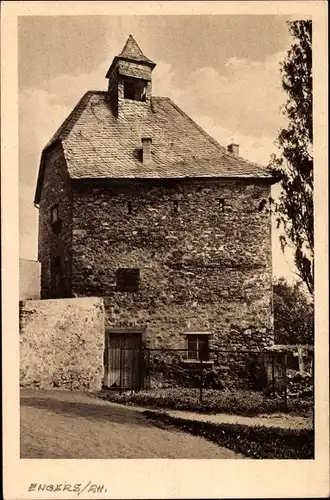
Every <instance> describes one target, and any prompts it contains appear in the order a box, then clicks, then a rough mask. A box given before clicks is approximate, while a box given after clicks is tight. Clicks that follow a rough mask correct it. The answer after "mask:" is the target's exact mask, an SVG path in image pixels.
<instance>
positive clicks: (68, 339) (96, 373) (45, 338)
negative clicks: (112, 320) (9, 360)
mask: <svg viewBox="0 0 330 500" xmlns="http://www.w3.org/2000/svg"><path fill="white" fill-rule="evenodd" d="M103 354H104V307H103V302H102V299H99V298H81V299H63V300H60V299H57V300H29V301H26V302H22V303H21V304H20V385H21V386H22V387H26V388H40V389H53V388H61V389H79V390H99V389H100V388H101V387H102V377H103Z"/></svg>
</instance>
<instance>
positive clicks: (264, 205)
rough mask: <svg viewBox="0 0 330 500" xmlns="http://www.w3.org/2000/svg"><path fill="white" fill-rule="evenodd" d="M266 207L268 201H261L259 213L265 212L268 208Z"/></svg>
mask: <svg viewBox="0 0 330 500" xmlns="http://www.w3.org/2000/svg"><path fill="white" fill-rule="evenodd" d="M266 205H267V200H261V202H260V203H259V207H258V210H259V212H262V211H263V210H264V208H265V207H266Z"/></svg>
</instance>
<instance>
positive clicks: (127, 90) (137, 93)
mask: <svg viewBox="0 0 330 500" xmlns="http://www.w3.org/2000/svg"><path fill="white" fill-rule="evenodd" d="M146 88H147V85H146V81H145V80H139V79H137V78H125V80H124V98H125V99H130V100H132V101H142V102H145V100H146Z"/></svg>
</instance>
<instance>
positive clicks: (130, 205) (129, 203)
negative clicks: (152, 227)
mask: <svg viewBox="0 0 330 500" xmlns="http://www.w3.org/2000/svg"><path fill="white" fill-rule="evenodd" d="M127 212H128V213H129V214H130V215H131V214H132V213H133V207H132V202H131V201H129V202H128V203H127Z"/></svg>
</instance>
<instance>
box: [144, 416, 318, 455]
mask: <svg viewBox="0 0 330 500" xmlns="http://www.w3.org/2000/svg"><path fill="white" fill-rule="evenodd" d="M143 414H144V415H145V416H146V417H148V418H150V419H152V420H154V421H156V422H162V423H165V424H167V425H175V426H177V427H179V428H180V429H182V430H184V431H186V432H189V433H190V434H193V435H195V436H202V437H204V438H206V439H208V440H210V441H212V442H214V443H217V444H218V445H220V446H224V447H226V448H229V449H231V450H234V451H235V452H237V453H241V454H242V455H245V456H246V457H248V458H255V459H279V460H283V459H313V458H314V432H313V431H312V430H309V429H281V428H278V427H259V426H247V425H242V424H213V423H210V422H199V421H190V420H186V419H182V418H177V417H172V416H169V415H167V414H166V413H158V412H153V411H145V412H143Z"/></svg>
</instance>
